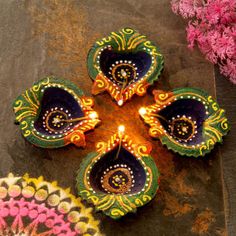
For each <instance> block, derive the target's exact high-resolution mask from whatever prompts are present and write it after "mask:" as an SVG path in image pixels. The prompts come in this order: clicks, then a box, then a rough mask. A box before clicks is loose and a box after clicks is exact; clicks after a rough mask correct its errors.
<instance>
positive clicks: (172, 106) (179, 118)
mask: <svg viewBox="0 0 236 236" xmlns="http://www.w3.org/2000/svg"><path fill="white" fill-rule="evenodd" d="M154 97H155V104H153V105H150V106H147V107H142V108H140V110H139V114H140V116H141V117H142V118H143V120H144V122H145V123H146V124H147V125H149V126H150V129H149V134H150V136H151V137H153V138H159V139H160V141H161V143H162V144H165V145H166V146H167V148H168V149H171V150H173V151H175V152H178V153H179V154H180V155H186V156H194V157H198V156H204V155H205V154H206V153H209V152H210V151H211V150H212V149H213V147H214V145H215V144H216V143H217V142H220V143H221V142H222V137H223V136H224V135H226V134H227V132H228V131H229V124H228V120H227V118H226V117H225V111H224V110H223V109H221V108H220V107H219V105H218V104H217V102H216V101H214V99H213V98H212V96H210V95H209V94H207V93H206V92H205V91H203V90H200V89H195V88H179V89H174V90H173V91H171V92H164V91H160V90H157V91H154Z"/></svg>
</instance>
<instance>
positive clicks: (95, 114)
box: [89, 112, 98, 119]
mask: <svg viewBox="0 0 236 236" xmlns="http://www.w3.org/2000/svg"><path fill="white" fill-rule="evenodd" d="M89 118H90V119H97V118H98V114H97V112H92V113H90V114H89Z"/></svg>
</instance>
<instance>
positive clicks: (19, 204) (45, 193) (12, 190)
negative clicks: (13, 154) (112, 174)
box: [0, 174, 102, 236]
mask: <svg viewBox="0 0 236 236" xmlns="http://www.w3.org/2000/svg"><path fill="white" fill-rule="evenodd" d="M91 211H92V208H87V207H86V206H85V205H84V204H83V203H82V202H81V199H80V198H76V197H75V196H74V195H72V194H71V193H70V190H69V189H62V188H61V187H59V186H58V185H57V183H56V182H52V183H50V182H47V181H45V180H44V179H43V177H42V176H41V177H39V178H30V177H29V175H28V174H25V175H24V176H23V177H16V176H14V175H13V174H9V175H8V177H6V178H1V179H0V219H1V221H0V235H4V236H13V235H19V236H20V235H21V236H23V235H34V236H43V235H44V236H50V235H58V236H66V235H67V236H68V235H70V236H77V235H88V236H89V235H91V236H101V235H102V234H101V232H100V229H99V221H97V220H95V219H94V217H93V215H92V213H91Z"/></svg>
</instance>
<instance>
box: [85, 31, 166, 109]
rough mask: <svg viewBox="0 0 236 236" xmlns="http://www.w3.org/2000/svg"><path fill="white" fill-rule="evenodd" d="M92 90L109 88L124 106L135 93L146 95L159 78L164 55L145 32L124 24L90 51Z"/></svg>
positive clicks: (89, 65)
mask: <svg viewBox="0 0 236 236" xmlns="http://www.w3.org/2000/svg"><path fill="white" fill-rule="evenodd" d="M87 65H88V72H89V75H90V77H91V78H92V79H93V80H94V84H93V87H92V94H94V95H96V94H99V93H101V92H104V91H107V92H109V93H110V95H111V97H112V98H113V99H115V101H116V102H117V104H118V105H119V106H122V105H123V104H124V103H125V102H126V101H127V100H129V99H131V97H132V96H133V95H134V94H137V95H139V96H143V95H144V94H145V93H146V89H147V87H148V86H149V85H152V84H153V83H154V81H156V80H157V79H158V76H159V75H160V73H161V70H162V68H163V56H162V55H161V54H160V52H159V50H158V48H157V47H156V46H155V45H154V44H153V43H152V42H151V41H149V40H148V39H147V38H146V36H145V35H142V34H140V33H138V32H137V31H136V30H134V29H131V28H124V29H121V30H120V31H118V32H111V34H110V35H109V36H108V37H106V38H103V39H101V40H98V41H97V42H96V43H95V44H94V46H93V47H92V48H91V49H90V51H89V54H88V60H87Z"/></svg>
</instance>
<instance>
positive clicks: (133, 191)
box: [77, 126, 159, 219]
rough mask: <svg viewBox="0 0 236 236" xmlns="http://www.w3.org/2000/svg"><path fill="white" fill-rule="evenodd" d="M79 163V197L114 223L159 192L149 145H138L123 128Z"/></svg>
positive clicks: (157, 173)
mask: <svg viewBox="0 0 236 236" xmlns="http://www.w3.org/2000/svg"><path fill="white" fill-rule="evenodd" d="M96 149H97V150H96V151H95V152H92V153H90V154H89V155H88V156H87V157H86V158H84V160H83V161H82V163H81V166H80V169H79V170H78V176H77V189H78V194H79V195H80V196H81V197H82V199H85V200H87V201H88V202H90V203H92V204H93V205H94V206H95V209H96V210H98V211H103V212H104V213H105V214H106V215H107V216H109V217H111V218H113V219H119V218H121V217H122V216H124V215H126V214H127V213H129V212H136V209H137V207H140V206H143V205H145V204H147V203H148V202H149V201H151V200H152V199H153V198H154V196H155V194H156V192H157V189H158V187H159V186H158V178H159V172H158V169H157V167H156V164H155V162H154V160H153V159H152V157H151V156H150V151H151V147H150V146H149V145H137V144H134V143H133V141H132V140H131V139H130V138H129V137H128V136H127V135H126V134H124V126H119V131H118V133H117V134H114V135H113V136H112V137H111V139H110V140H109V141H108V142H107V143H105V142H99V143H97V145H96Z"/></svg>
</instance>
